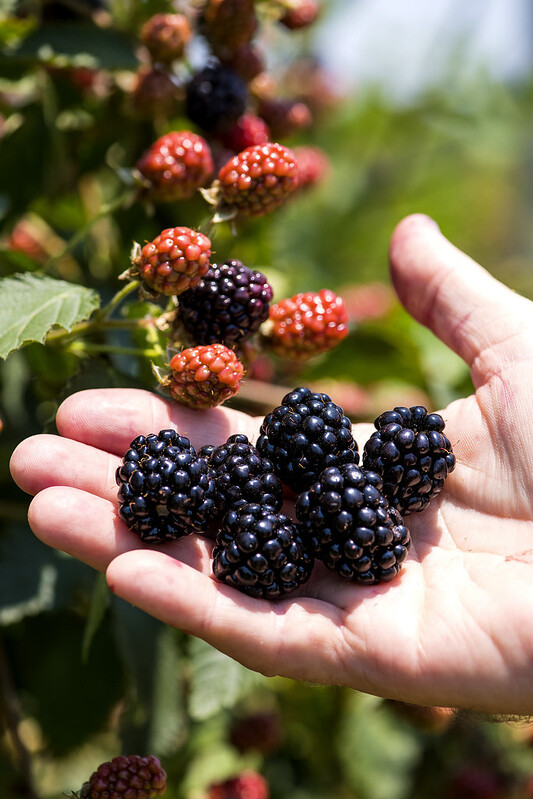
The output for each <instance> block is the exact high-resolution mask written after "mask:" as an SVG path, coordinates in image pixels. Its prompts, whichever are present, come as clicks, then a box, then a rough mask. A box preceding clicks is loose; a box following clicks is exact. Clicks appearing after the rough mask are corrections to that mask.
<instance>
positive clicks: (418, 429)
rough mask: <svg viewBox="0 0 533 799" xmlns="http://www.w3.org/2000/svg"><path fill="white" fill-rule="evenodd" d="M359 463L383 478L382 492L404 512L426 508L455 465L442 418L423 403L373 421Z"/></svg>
mask: <svg viewBox="0 0 533 799" xmlns="http://www.w3.org/2000/svg"><path fill="white" fill-rule="evenodd" d="M374 426H375V427H376V432H375V433H372V435H371V436H370V438H369V439H368V441H367V442H366V444H365V447H364V452H363V466H364V467H365V469H372V471H375V472H379V474H381V475H382V477H383V493H384V494H385V496H386V497H387V499H388V500H389V503H390V504H391V505H393V506H394V507H395V508H397V509H398V510H399V512H400V513H401V514H402V515H403V516H407V515H408V514H410V513H414V512H415V511H421V510H424V508H426V507H427V505H428V503H429V501H430V500H431V499H432V498H433V497H434V496H436V495H437V494H439V493H440V491H441V490H442V487H443V486H444V481H445V479H446V477H447V476H448V474H449V473H450V472H452V471H453V469H454V468H455V455H454V454H453V452H452V446H451V444H450V441H449V439H448V438H447V437H446V436H445V435H444V433H443V432H442V431H443V430H444V419H443V418H442V416H440V415H439V414H438V413H428V411H427V408H425V407H424V406H423V405H413V406H412V407H411V408H404V407H396V408H394V410H392V411H385V413H382V414H381V415H380V416H378V418H377V419H376V420H375V422H374Z"/></svg>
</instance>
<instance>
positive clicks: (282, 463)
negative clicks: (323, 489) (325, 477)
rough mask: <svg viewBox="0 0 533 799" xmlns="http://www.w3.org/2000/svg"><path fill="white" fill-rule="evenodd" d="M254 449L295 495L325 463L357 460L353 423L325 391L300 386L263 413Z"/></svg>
mask: <svg viewBox="0 0 533 799" xmlns="http://www.w3.org/2000/svg"><path fill="white" fill-rule="evenodd" d="M257 449H258V450H259V452H260V453H261V455H263V456H264V457H265V458H269V459H270V460H271V461H272V463H273V464H274V471H275V473H276V474H277V476H278V477H279V478H280V480H281V481H282V482H283V483H285V485H287V486H289V488H292V490H293V491H295V492H296V493H297V494H298V493H300V491H304V490H305V489H306V488H309V487H310V486H311V485H312V483H314V482H315V480H316V479H317V477H318V475H319V474H320V472H321V471H323V470H324V469H325V468H327V467H328V466H339V465H340V464H341V463H359V452H358V449H357V443H356V442H355V440H354V438H353V436H352V425H351V422H350V420H349V419H348V417H347V416H345V415H344V413H343V410H342V408H341V407H340V406H339V405H336V404H335V403H334V402H332V400H331V398H330V397H329V396H328V395H327V394H322V393H317V392H313V391H311V389H309V388H305V387H300V388H296V389H294V391H291V392H289V393H288V394H286V395H285V396H284V397H283V399H282V401H281V405H279V406H278V407H277V408H274V410H273V411H272V412H271V413H269V414H267V416H265V418H264V420H263V423H262V425H261V430H260V436H259V438H258V440H257Z"/></svg>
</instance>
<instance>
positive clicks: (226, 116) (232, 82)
mask: <svg viewBox="0 0 533 799" xmlns="http://www.w3.org/2000/svg"><path fill="white" fill-rule="evenodd" d="M246 96H247V90H246V83H245V82H244V80H243V79H242V78H241V77H240V76H239V75H237V73H236V72H234V71H233V70H232V69H231V68H230V67H226V66H223V65H222V64H220V63H218V62H215V63H212V64H207V66H205V67H204V68H203V69H201V70H200V71H199V72H196V73H195V74H194V75H193V76H192V78H191V79H190V81H189V82H188V83H187V86H186V87H185V113H186V114H187V116H188V117H189V119H190V120H191V122H194V123H195V125H198V127H199V128H201V129H202V130H204V131H206V132H208V133H211V134H212V133H219V132H221V131H225V130H227V129H228V128H230V127H231V126H232V125H233V124H234V123H235V122H236V121H237V119H239V117H240V116H242V115H243V114H244V112H245V110H246Z"/></svg>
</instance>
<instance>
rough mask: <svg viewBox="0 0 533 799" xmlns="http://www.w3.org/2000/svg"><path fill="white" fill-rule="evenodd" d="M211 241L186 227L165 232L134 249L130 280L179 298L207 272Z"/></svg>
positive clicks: (169, 229)
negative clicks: (136, 278)
mask: <svg viewBox="0 0 533 799" xmlns="http://www.w3.org/2000/svg"><path fill="white" fill-rule="evenodd" d="M210 256H211V241H210V240H209V239H208V238H207V236H204V234H203V233H199V232H198V231H196V230H192V229H191V228H188V227H175V228H167V229H166V230H163V231H161V233H160V234H159V236H157V237H156V238H155V239H154V240H153V241H150V242H148V243H147V244H145V245H144V247H142V248H140V247H136V248H135V249H134V252H133V258H132V264H133V265H132V276H133V275H134V274H135V275H136V276H137V277H138V278H139V280H140V281H141V282H142V283H143V284H145V285H146V286H148V288H149V289H151V290H152V291H155V292H159V293H161V294H166V295H173V296H176V295H179V294H181V293H182V292H183V291H186V290H187V289H190V288H192V287H193V286H196V285H197V284H198V283H199V282H200V280H201V279H202V277H203V275H205V274H206V273H207V271H208V269H209V258H210Z"/></svg>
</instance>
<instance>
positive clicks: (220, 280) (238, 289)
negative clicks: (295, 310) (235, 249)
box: [178, 260, 272, 347]
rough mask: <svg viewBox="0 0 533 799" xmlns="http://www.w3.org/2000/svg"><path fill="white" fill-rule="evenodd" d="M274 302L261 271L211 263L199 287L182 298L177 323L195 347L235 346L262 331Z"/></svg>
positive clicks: (233, 261)
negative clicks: (217, 343) (218, 344)
mask: <svg viewBox="0 0 533 799" xmlns="http://www.w3.org/2000/svg"><path fill="white" fill-rule="evenodd" d="M271 299H272V288H271V287H270V285H269V283H268V281H267V279H266V277H265V276H264V275H263V274H262V273H261V272H258V271H256V270H252V269H249V268H248V267H247V266H243V264H242V263H241V262H240V261H236V260H230V261H226V262H225V263H224V264H220V265H217V264H212V266H211V267H210V268H209V270H208V271H207V273H206V274H205V275H204V277H203V279H202V280H201V281H200V282H199V283H198V285H196V286H195V287H194V288H192V289H191V290H190V291H186V292H185V293H184V294H182V295H181V296H180V300H179V307H178V322H179V323H181V325H182V326H183V328H184V330H185V332H186V333H187V335H188V336H189V337H190V339H191V340H192V341H193V342H194V343H195V344H212V343H214V342H219V343H220V344H225V345H226V346H227V347H233V346H234V345H235V344H238V343H239V342H240V341H242V340H243V339H246V338H249V337H250V336H251V335H252V334H253V333H255V332H256V331H257V330H259V327H260V326H261V324H262V323H263V322H264V321H265V319H267V318H268V311H269V308H270V300H271Z"/></svg>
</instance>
